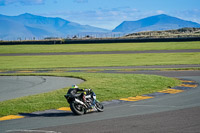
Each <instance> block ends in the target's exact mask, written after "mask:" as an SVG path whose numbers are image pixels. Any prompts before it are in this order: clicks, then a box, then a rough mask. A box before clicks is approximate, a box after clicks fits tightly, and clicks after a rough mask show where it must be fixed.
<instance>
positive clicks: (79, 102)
mask: <svg viewBox="0 0 200 133" xmlns="http://www.w3.org/2000/svg"><path fill="white" fill-rule="evenodd" d="M86 90H87V89H86ZM64 96H65V98H66V99H67V101H68V103H69V104H70V109H71V111H72V112H73V113H74V114H75V115H83V114H86V113H88V112H92V111H98V112H103V110H104V106H103V105H102V104H101V103H100V102H99V101H98V100H97V99H96V95H95V93H94V92H93V91H90V92H89V93H88V91H87V92H86V91H85V90H83V91H81V92H77V91H74V89H69V90H68V92H67V94H66V95H64Z"/></svg>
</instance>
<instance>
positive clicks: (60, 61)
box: [0, 53, 200, 70]
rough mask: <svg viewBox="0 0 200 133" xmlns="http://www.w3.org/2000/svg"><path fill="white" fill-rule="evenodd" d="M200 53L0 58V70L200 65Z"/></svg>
mask: <svg viewBox="0 0 200 133" xmlns="http://www.w3.org/2000/svg"><path fill="white" fill-rule="evenodd" d="M199 59H200V53H153V54H108V55H106V54H99V55H49V56H0V62H1V65H0V70H11V69H12V70H14V69H32V68H65V67H93V66H142V65H170V64H173V65H174V64H200V60H199Z"/></svg>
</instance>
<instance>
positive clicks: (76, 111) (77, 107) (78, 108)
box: [70, 102, 85, 115]
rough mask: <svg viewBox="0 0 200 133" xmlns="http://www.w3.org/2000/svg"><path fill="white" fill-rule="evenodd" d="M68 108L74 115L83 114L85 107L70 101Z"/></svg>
mask: <svg viewBox="0 0 200 133" xmlns="http://www.w3.org/2000/svg"><path fill="white" fill-rule="evenodd" d="M70 109H71V110H72V112H73V113H74V114H75V115H83V114H85V109H84V107H83V106H82V105H81V104H78V103H75V102H72V103H70Z"/></svg>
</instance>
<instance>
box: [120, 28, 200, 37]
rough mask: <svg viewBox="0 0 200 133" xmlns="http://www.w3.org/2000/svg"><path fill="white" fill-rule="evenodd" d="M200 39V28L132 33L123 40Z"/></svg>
mask: <svg viewBox="0 0 200 133" xmlns="http://www.w3.org/2000/svg"><path fill="white" fill-rule="evenodd" d="M190 37H200V28H189V27H187V28H181V29H177V30H164V31H145V32H137V33H131V34H128V35H126V36H123V37H122V38H190Z"/></svg>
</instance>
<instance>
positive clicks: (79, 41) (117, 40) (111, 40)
mask: <svg viewBox="0 0 200 133" xmlns="http://www.w3.org/2000/svg"><path fill="white" fill-rule="evenodd" d="M183 41H200V37H189V38H137V39H123V38H109V39H108V38H106V39H101V38H96V39H63V40H33V41H26V40H25V41H0V45H18V44H47V45H48V44H87V43H126V42H127V43H128V42H183Z"/></svg>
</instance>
